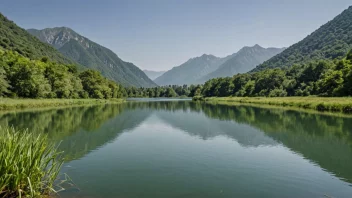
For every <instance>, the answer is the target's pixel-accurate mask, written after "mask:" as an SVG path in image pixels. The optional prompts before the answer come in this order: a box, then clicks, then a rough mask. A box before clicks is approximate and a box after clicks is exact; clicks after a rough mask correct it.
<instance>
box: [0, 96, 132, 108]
mask: <svg viewBox="0 0 352 198" xmlns="http://www.w3.org/2000/svg"><path fill="white" fill-rule="evenodd" d="M124 101H125V99H109V100H103V99H10V98H0V110H15V109H25V108H41V107H61V106H78V105H88V104H112V103H121V102H124Z"/></svg>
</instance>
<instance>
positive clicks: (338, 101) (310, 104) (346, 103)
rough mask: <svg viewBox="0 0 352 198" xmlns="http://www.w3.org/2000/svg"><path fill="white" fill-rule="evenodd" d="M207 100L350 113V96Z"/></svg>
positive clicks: (351, 106) (351, 101)
mask: <svg viewBox="0 0 352 198" xmlns="http://www.w3.org/2000/svg"><path fill="white" fill-rule="evenodd" d="M205 101H207V102H227V103H247V104H265V105H275V106H283V107H296V108H302V109H313V110H317V111H331V112H341V113H349V114H350V113H352V97H272V98H271V97H219V98H217V97H212V98H205Z"/></svg>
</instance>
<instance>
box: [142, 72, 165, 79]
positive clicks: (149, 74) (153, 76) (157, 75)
mask: <svg viewBox="0 0 352 198" xmlns="http://www.w3.org/2000/svg"><path fill="white" fill-rule="evenodd" d="M143 72H144V73H145V74H146V75H147V76H148V77H149V78H150V79H152V80H155V79H156V78H157V77H159V76H161V75H163V74H164V73H165V71H152V70H143Z"/></svg>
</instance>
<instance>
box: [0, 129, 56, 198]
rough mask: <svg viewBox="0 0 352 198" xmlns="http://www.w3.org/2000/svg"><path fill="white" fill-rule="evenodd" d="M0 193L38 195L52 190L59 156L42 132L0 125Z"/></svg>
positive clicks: (17, 195) (21, 195)
mask: <svg viewBox="0 0 352 198" xmlns="http://www.w3.org/2000/svg"><path fill="white" fill-rule="evenodd" d="M0 159H1V160H0V175H1V177H0V197H4V198H7V197H38V196H41V195H49V194H50V193H52V192H54V190H53V184H54V181H55V179H56V177H57V176H58V173H59V171H60V168H61V165H62V163H63V159H62V158H61V156H60V153H59V152H57V151H56V146H55V145H53V144H50V143H48V141H47V138H46V136H45V135H36V134H35V133H29V132H28V131H15V130H14V129H13V128H0Z"/></svg>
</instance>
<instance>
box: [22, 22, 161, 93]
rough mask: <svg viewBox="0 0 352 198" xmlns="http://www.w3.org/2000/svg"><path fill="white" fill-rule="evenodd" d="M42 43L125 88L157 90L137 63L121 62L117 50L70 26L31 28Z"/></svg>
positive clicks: (31, 31) (30, 30)
mask: <svg viewBox="0 0 352 198" xmlns="http://www.w3.org/2000/svg"><path fill="white" fill-rule="evenodd" d="M28 32H29V33H31V34H32V35H34V36H36V37H37V38H39V39H40V40H41V41H42V42H49V41H50V44H51V45H52V46H53V47H55V48H56V49H57V50H58V51H60V52H61V53H62V54H64V55H65V56H66V57H69V58H71V59H72V60H74V61H76V62H78V63H79V64H81V65H83V66H84V67H87V68H89V69H94V70H97V71H99V72H101V74H102V75H103V76H105V77H107V78H108V79H111V80H114V81H115V82H118V83H119V84H121V85H124V86H136V87H155V86H157V85H156V84H155V83H154V82H153V81H152V80H150V79H149V78H148V76H147V75H146V74H145V73H144V72H143V71H142V70H140V69H139V68H138V67H137V66H135V65H134V64H133V63H129V62H125V61H123V60H121V59H120V58H119V57H118V56H117V55H116V54H115V53H114V52H113V51H111V50H110V49H108V48H106V47H104V46H101V45H99V44H97V43H95V42H93V41H91V40H89V39H87V38H85V37H83V36H81V35H79V34H78V33H76V32H75V31H73V30H72V29H70V28H67V27H57V28H46V29H43V30H36V29H29V30H28Z"/></svg>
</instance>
